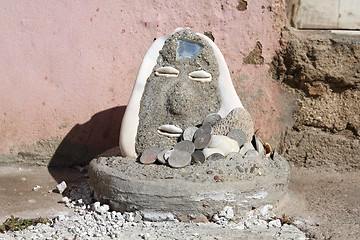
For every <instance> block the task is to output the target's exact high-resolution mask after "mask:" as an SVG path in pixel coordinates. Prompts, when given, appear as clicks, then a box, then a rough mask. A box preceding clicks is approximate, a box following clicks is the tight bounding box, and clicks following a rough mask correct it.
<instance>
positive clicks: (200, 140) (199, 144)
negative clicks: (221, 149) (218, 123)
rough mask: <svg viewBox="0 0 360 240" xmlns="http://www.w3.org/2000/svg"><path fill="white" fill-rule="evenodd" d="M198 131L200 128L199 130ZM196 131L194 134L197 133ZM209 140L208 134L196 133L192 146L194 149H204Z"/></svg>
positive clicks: (209, 135)
mask: <svg viewBox="0 0 360 240" xmlns="http://www.w3.org/2000/svg"><path fill="white" fill-rule="evenodd" d="M199 129H200V128H199ZM198 131H199V130H197V131H196V132H198ZM210 140H211V134H210V133H209V132H202V131H200V132H198V133H197V134H196V136H195V135H194V145H195V149H204V148H205V147H206V146H207V145H208V143H209V142H210Z"/></svg>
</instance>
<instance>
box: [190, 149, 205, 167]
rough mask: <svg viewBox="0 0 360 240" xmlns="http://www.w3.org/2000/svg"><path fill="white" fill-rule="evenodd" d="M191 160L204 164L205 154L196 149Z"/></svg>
mask: <svg viewBox="0 0 360 240" xmlns="http://www.w3.org/2000/svg"><path fill="white" fill-rule="evenodd" d="M191 160H192V162H194V163H199V164H202V163H204V162H205V155H204V153H203V152H202V151H201V150H195V151H194V152H193V153H192V154H191Z"/></svg>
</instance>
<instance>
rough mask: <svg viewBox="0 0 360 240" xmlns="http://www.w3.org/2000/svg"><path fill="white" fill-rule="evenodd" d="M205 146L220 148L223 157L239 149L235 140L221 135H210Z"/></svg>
mask: <svg viewBox="0 0 360 240" xmlns="http://www.w3.org/2000/svg"><path fill="white" fill-rule="evenodd" d="M207 147H208V148H217V149H221V152H223V155H224V156H225V157H226V156H227V155H228V154H229V153H231V152H239V149H240V148H239V144H238V142H237V141H235V140H233V139H231V138H229V137H227V136H223V135H213V136H211V140H210V142H209V144H208V146H207Z"/></svg>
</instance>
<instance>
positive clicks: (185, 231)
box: [0, 181, 307, 240]
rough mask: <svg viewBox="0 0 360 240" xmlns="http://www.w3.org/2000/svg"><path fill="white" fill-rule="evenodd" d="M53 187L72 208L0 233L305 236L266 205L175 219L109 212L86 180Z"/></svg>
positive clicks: (113, 236)
mask: <svg viewBox="0 0 360 240" xmlns="http://www.w3.org/2000/svg"><path fill="white" fill-rule="evenodd" d="M57 190H59V192H62V193H63V195H64V197H63V198H62V199H61V200H60V201H59V204H65V205H66V206H67V207H68V208H71V209H73V210H74V215H72V216H68V215H65V214H64V213H59V215H58V216H57V217H56V218H54V220H53V223H48V224H37V225H36V226H30V227H28V228H27V229H25V230H23V231H15V232H7V233H4V234H1V233H0V240H7V239H48V240H50V239H147V240H151V239H218V240H220V239H239V236H241V239H299V240H300V239H307V238H306V236H305V233H304V232H302V231H301V230H300V229H298V228H297V227H295V226H294V225H288V224H284V225H283V224H282V223H281V221H280V219H276V218H275V214H274V213H273V212H272V208H273V206H271V205H265V206H263V207H262V208H256V209H253V210H251V211H249V212H247V213H246V214H245V215H244V216H241V217H240V216H235V215H234V211H233V209H232V208H231V207H229V206H226V207H225V208H224V209H223V210H222V211H220V212H219V213H217V214H215V215H214V216H212V218H211V220H210V222H208V223H195V222H187V223H185V222H179V221H178V220H177V219H175V218H174V215H172V214H171V213H163V214H159V213H156V214H155V213H153V212H151V211H135V212H125V213H120V212H116V211H110V207H109V205H107V204H101V203H100V202H94V200H93V198H92V192H91V190H90V187H89V184H88V182H83V183H81V184H80V185H78V186H70V187H67V184H66V183H65V182H64V181H63V182H61V183H60V184H59V185H57Z"/></svg>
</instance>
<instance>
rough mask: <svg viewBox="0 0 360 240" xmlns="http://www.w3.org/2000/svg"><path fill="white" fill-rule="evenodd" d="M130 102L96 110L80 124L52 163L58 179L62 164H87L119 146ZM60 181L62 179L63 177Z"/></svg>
mask: <svg viewBox="0 0 360 240" xmlns="http://www.w3.org/2000/svg"><path fill="white" fill-rule="evenodd" d="M125 109H126V106H120V107H114V108H111V109H107V110H105V111H101V112H98V113H96V114H95V115H93V116H92V117H91V119H90V120H89V121H87V122H86V123H84V124H76V125H75V126H74V127H73V128H72V129H71V130H70V132H69V133H68V134H67V135H66V136H65V138H64V139H63V140H62V142H61V143H60V145H59V147H58V148H57V149H56V151H55V154H54V156H53V157H52V158H51V160H50V163H49V165H48V169H49V172H50V174H51V175H52V176H53V177H54V178H55V180H58V177H60V176H58V174H57V172H58V171H59V168H66V167H71V166H74V165H80V166H81V165H86V164H88V163H89V162H90V161H91V160H92V159H93V158H95V157H96V156H97V155H99V154H100V153H103V152H105V151H106V150H109V149H111V148H115V147H118V146H119V133H120V125H121V121H122V118H123V116H124V112H125ZM59 181H60V179H59Z"/></svg>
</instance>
